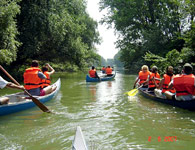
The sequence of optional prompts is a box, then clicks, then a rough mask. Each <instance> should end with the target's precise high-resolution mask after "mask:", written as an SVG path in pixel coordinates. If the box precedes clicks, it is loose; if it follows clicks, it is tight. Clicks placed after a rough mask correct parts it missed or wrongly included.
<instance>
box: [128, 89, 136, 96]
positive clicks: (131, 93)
mask: <svg viewBox="0 0 195 150" xmlns="http://www.w3.org/2000/svg"><path fill="white" fill-rule="evenodd" d="M137 93H138V89H133V90H131V91H129V92H128V95H129V96H135V95H136V94H137Z"/></svg>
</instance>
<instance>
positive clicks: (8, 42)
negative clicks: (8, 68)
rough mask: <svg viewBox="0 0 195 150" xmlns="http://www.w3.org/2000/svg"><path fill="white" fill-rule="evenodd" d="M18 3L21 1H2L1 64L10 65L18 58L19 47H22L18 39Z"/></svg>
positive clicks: (0, 3)
mask: <svg viewBox="0 0 195 150" xmlns="http://www.w3.org/2000/svg"><path fill="white" fill-rule="evenodd" d="M17 2H19V0H12V1H7V0H1V1H0V63H6V64H10V63H11V62H12V61H14V60H16V58H17V56H16V53H17V47H18V46H19V45H20V42H19V41H18V40H17V39H16V36H17V35H18V30H17V27H16V20H15V17H16V15H17V14H19V13H20V9H19V8H20V7H19V6H18V5H17Z"/></svg>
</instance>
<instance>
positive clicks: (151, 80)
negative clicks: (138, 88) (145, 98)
mask: <svg viewBox="0 0 195 150" xmlns="http://www.w3.org/2000/svg"><path fill="white" fill-rule="evenodd" d="M154 79H155V80H156V84H157V85H158V84H159V83H160V75H159V73H158V68H157V67H156V66H153V67H152V69H151V73H150V75H149V77H148V79H147V82H148V91H154V89H155V88H156V85H155V83H154Z"/></svg>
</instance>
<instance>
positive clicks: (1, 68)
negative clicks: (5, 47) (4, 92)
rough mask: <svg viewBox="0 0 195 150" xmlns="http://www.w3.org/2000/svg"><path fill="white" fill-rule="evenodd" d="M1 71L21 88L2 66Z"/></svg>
mask: <svg viewBox="0 0 195 150" xmlns="http://www.w3.org/2000/svg"><path fill="white" fill-rule="evenodd" d="M0 68H1V70H2V71H3V72H4V73H5V74H6V75H7V76H8V77H9V78H10V79H11V80H12V81H13V82H14V83H15V84H17V85H18V86H20V84H19V83H18V82H17V81H16V80H15V79H14V78H13V77H12V76H11V75H10V74H9V73H8V72H7V71H6V70H5V69H4V68H3V67H2V66H1V65H0Z"/></svg>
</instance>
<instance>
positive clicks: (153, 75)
mask: <svg viewBox="0 0 195 150" xmlns="http://www.w3.org/2000/svg"><path fill="white" fill-rule="evenodd" d="M192 71H193V67H192V65H190V64H189V63H186V64H185V65H184V66H183V70H182V73H181V74H177V75H174V74H173V67H172V66H168V67H167V68H166V73H165V74H164V75H163V78H162V79H161V78H160V75H159V73H158V68H157V67H156V66H153V67H152V68H151V72H150V71H149V69H148V66H147V65H143V66H142V68H141V71H140V72H139V75H138V78H137V79H136V81H135V83H134V88H135V86H136V85H137V86H138V88H142V89H143V88H145V89H146V91H147V92H149V93H150V92H151V93H152V92H154V94H155V96H156V97H160V98H163V99H172V100H178V101H189V100H193V99H194V98H195V76H194V74H192Z"/></svg>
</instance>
